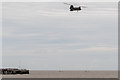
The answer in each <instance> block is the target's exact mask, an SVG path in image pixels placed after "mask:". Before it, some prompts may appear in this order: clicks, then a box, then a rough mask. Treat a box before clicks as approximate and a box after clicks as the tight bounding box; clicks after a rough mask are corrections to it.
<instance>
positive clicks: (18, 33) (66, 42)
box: [2, 2, 118, 70]
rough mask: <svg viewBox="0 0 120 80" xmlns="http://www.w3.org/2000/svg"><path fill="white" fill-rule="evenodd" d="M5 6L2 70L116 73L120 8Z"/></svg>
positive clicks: (98, 5)
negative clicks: (77, 9) (87, 70)
mask: <svg viewBox="0 0 120 80" xmlns="http://www.w3.org/2000/svg"><path fill="white" fill-rule="evenodd" d="M71 4H75V5H76V6H77V5H85V6H87V7H88V8H85V9H83V10H82V11H80V12H70V11H69V6H67V5H64V4H63V3H61V2H58V3H55V2H51V3H49V2H46V3H42V2H40V3H39V2H38V3H32V2H30V3H3V19H2V20H3V65H4V67H18V66H19V65H21V67H22V68H29V69H40V70H41V69H42V70H46V69H49V70H51V69H54V70H59V69H65V70H69V69H70V70H80V69H83V68H84V69H92V70H93V69H97V70H102V69H106V70H107V69H117V55H118V52H117V43H118V42H117V38H118V37H117V36H118V34H117V33H118V25H117V24H118V23H117V17H118V15H117V3H109V2H108V3H78V2H77V3H75V2H71Z"/></svg>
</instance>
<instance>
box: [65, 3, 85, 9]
mask: <svg viewBox="0 0 120 80" xmlns="http://www.w3.org/2000/svg"><path fill="white" fill-rule="evenodd" d="M64 4H66V5H70V11H81V10H82V8H87V7H85V6H79V7H74V6H73V5H72V4H68V3H64Z"/></svg>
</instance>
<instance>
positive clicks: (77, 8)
mask: <svg viewBox="0 0 120 80" xmlns="http://www.w3.org/2000/svg"><path fill="white" fill-rule="evenodd" d="M80 10H81V7H80V6H79V7H74V6H73V5H71V6H70V11H80Z"/></svg>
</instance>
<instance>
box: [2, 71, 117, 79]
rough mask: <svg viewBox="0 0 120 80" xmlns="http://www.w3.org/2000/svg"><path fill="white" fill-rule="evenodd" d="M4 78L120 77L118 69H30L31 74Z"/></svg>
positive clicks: (5, 76) (4, 76)
mask: <svg viewBox="0 0 120 80" xmlns="http://www.w3.org/2000/svg"><path fill="white" fill-rule="evenodd" d="M2 78H118V72H117V71H30V74H22V75H21V74H17V75H2Z"/></svg>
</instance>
